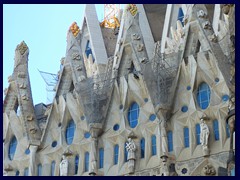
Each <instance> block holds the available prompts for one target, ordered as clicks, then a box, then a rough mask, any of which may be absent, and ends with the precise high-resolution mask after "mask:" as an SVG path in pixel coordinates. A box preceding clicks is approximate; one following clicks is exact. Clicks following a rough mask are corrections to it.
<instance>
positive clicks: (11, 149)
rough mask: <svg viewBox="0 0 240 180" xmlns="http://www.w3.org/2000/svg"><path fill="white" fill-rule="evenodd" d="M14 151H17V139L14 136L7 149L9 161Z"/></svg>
mask: <svg viewBox="0 0 240 180" xmlns="http://www.w3.org/2000/svg"><path fill="white" fill-rule="evenodd" d="M16 149H17V139H16V137H15V136H13V137H12V139H11V141H10V144H9V148H8V158H9V159H10V160H13V157H14V154H15V151H16Z"/></svg>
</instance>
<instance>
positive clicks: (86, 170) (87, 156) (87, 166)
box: [84, 152, 89, 172]
mask: <svg viewBox="0 0 240 180" xmlns="http://www.w3.org/2000/svg"><path fill="white" fill-rule="evenodd" d="M84 170H85V172H88V171H89V152H85V159H84Z"/></svg>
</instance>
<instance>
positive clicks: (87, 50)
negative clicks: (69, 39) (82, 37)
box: [85, 40, 95, 62]
mask: <svg viewBox="0 0 240 180" xmlns="http://www.w3.org/2000/svg"><path fill="white" fill-rule="evenodd" d="M85 53H86V56H87V58H88V57H89V55H90V54H91V55H92V57H93V53H92V48H91V44H90V41H89V40H88V41H87V45H86V50H85ZM94 61H95V59H94V57H93V62H94Z"/></svg>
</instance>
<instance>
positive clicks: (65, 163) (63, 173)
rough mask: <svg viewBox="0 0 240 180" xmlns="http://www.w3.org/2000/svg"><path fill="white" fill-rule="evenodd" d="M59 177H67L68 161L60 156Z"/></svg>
mask: <svg viewBox="0 0 240 180" xmlns="http://www.w3.org/2000/svg"><path fill="white" fill-rule="evenodd" d="M59 167H60V176H67V175H68V160H67V158H66V156H65V155H63V156H62V161H61V163H60V166H59Z"/></svg>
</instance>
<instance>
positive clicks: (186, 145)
mask: <svg viewBox="0 0 240 180" xmlns="http://www.w3.org/2000/svg"><path fill="white" fill-rule="evenodd" d="M183 131H184V145H185V147H189V128H188V127H184V128H183Z"/></svg>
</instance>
